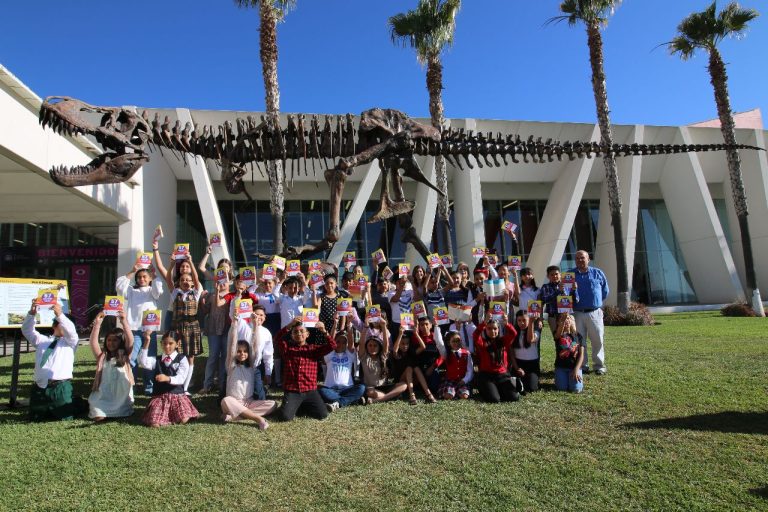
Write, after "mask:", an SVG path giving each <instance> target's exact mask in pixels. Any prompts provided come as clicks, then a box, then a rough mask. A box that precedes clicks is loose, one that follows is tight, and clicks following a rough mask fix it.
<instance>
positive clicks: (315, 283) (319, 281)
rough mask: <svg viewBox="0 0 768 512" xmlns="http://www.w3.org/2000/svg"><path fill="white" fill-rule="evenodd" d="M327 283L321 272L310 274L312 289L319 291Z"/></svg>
mask: <svg viewBox="0 0 768 512" xmlns="http://www.w3.org/2000/svg"><path fill="white" fill-rule="evenodd" d="M324 283H325V278H324V276H323V274H322V273H320V272H312V273H310V274H309V286H311V287H312V289H313V290H317V289H318V288H320V287H321V286H323V284H324Z"/></svg>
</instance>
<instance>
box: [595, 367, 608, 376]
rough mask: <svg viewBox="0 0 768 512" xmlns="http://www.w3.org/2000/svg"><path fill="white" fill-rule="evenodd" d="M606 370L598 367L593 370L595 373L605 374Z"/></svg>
mask: <svg viewBox="0 0 768 512" xmlns="http://www.w3.org/2000/svg"><path fill="white" fill-rule="evenodd" d="M607 371H608V370H606V369H605V368H598V369H597V370H595V375H605V372H607Z"/></svg>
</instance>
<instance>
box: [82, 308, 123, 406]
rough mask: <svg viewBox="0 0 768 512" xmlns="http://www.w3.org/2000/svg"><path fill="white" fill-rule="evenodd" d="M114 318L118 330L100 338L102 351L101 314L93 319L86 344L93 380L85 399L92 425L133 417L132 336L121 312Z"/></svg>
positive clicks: (102, 315) (113, 330)
mask: <svg viewBox="0 0 768 512" xmlns="http://www.w3.org/2000/svg"><path fill="white" fill-rule="evenodd" d="M118 318H119V320H120V323H121V324H122V329H121V328H119V327H118V328H115V329H112V330H110V331H109V332H108V333H107V335H106V336H105V337H104V347H103V348H102V347H101V346H99V331H100V329H101V322H102V321H103V320H104V312H103V311H102V312H101V313H99V314H98V315H97V316H96V320H95V321H94V323H93V327H92V329H91V337H90V344H91V352H93V357H95V358H96V377H95V378H94V379H93V388H92V391H91V395H90V396H89V397H88V405H89V412H88V417H89V418H91V419H92V420H94V421H102V420H104V419H106V418H124V417H126V416H131V415H132V414H133V371H132V369H131V354H132V353H133V333H132V332H131V328H130V326H129V325H128V316H127V315H126V314H125V313H123V312H122V311H121V312H120V313H119V314H118Z"/></svg>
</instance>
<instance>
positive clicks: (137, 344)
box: [131, 331, 157, 395]
mask: <svg viewBox="0 0 768 512" xmlns="http://www.w3.org/2000/svg"><path fill="white" fill-rule="evenodd" d="M131 332H132V333H133V351H132V352H131V368H132V369H133V380H134V382H135V381H137V380H138V379H137V377H138V373H139V370H140V368H139V367H138V359H139V351H140V350H141V347H142V345H143V344H144V339H143V338H142V336H141V334H142V332H141V331H131ZM147 355H148V356H149V357H157V332H153V333H152V336H150V338H149V348H148V349H147ZM141 371H142V374H141V378H142V382H143V384H144V394H145V395H151V394H152V385H153V384H154V379H153V377H154V373H155V372H154V370H147V369H144V368H141Z"/></svg>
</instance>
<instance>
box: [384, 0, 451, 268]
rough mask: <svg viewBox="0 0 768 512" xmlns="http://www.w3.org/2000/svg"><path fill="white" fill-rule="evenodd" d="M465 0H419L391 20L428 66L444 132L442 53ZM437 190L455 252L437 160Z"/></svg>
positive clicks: (441, 164) (394, 32)
mask: <svg viewBox="0 0 768 512" xmlns="http://www.w3.org/2000/svg"><path fill="white" fill-rule="evenodd" d="M460 7H461V0H419V4H418V5H417V6H416V9H413V10H411V11H408V12H406V13H401V14H396V15H394V16H392V17H391V18H389V29H390V35H391V37H392V42H393V43H400V44H402V45H403V46H410V47H411V48H413V49H414V50H416V58H417V59H418V60H419V62H420V63H421V64H426V66H427V91H429V114H430V117H431V120H432V126H434V127H435V128H438V129H442V128H443V127H444V125H445V115H444V113H443V112H444V109H443V64H442V61H441V59H440V54H441V53H442V51H443V49H445V48H446V47H447V46H450V45H451V44H452V43H453V33H454V31H455V29H456V13H457V12H458V11H459V8H460ZM435 171H436V172H435V174H436V178H437V179H436V181H437V188H438V189H439V190H440V191H441V192H442V195H441V196H440V197H439V198H438V200H437V217H438V221H439V224H440V227H441V229H440V230H441V231H442V238H443V240H444V244H445V246H444V247H445V252H446V253H447V254H452V253H453V248H452V247H451V245H452V244H451V234H450V220H449V211H448V175H447V173H446V169H445V160H444V159H443V157H442V156H440V155H438V156H437V157H435Z"/></svg>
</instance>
